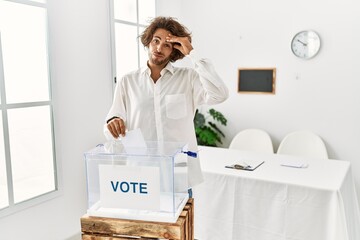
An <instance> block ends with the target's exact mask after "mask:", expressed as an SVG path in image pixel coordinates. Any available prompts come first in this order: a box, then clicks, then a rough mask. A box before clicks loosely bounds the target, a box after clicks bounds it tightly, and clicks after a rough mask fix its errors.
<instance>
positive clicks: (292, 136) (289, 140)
mask: <svg viewBox="0 0 360 240" xmlns="http://www.w3.org/2000/svg"><path fill="white" fill-rule="evenodd" d="M277 153H278V154H286V155H295V156H302V157H311V158H319V159H328V154H327V150H326V146H325V143H324V142H323V140H322V139H321V138H320V137H319V136H318V135H316V134H315V133H313V132H310V131H296V132H292V133H289V134H288V135H286V136H285V137H284V139H283V140H282V141H281V143H280V145H279V148H278V150H277Z"/></svg>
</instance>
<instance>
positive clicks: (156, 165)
mask: <svg viewBox="0 0 360 240" xmlns="http://www.w3.org/2000/svg"><path fill="white" fill-rule="evenodd" d="M186 152H187V145H186V144H184V143H178V142H146V147H126V148H125V147H124V146H123V145H122V144H121V142H119V141H113V142H108V143H105V144H100V145H98V146H97V147H95V148H94V149H91V150H90V151H88V152H86V153H85V154H84V155H85V162H86V175H87V176H86V177H87V194H88V210H87V214H88V215H89V216H98V217H110V218H121V219H131V220H144V221H156V222H171V223H174V222H176V220H177V218H178V217H179V215H180V213H181V211H182V209H183V208H184V206H185V204H186V202H187V201H188V191H187V187H188V183H187V155H186Z"/></svg>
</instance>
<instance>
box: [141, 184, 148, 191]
mask: <svg viewBox="0 0 360 240" xmlns="http://www.w3.org/2000/svg"><path fill="white" fill-rule="evenodd" d="M146 190H147V183H140V193H143V194H147V193H148V192H147V191H146Z"/></svg>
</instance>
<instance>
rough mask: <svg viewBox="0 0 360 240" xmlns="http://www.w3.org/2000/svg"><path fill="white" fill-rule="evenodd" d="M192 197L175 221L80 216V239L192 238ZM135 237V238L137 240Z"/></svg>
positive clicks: (177, 239) (181, 239)
mask: <svg viewBox="0 0 360 240" xmlns="http://www.w3.org/2000/svg"><path fill="white" fill-rule="evenodd" d="M193 220H194V199H193V198H191V199H189V200H188V202H187V204H186V205H185V207H184V209H183V211H182V212H181V214H180V216H179V218H178V220H177V222H176V223H163V222H151V221H140V220H126V219H116V218H103V217H92V216H88V215H84V216H83V217H82V218H81V230H82V232H83V235H82V236H83V237H82V240H125V239H126V240H128V239H134V238H133V237H141V238H140V239H147V238H165V239H173V240H194V227H193V224H194V222H193ZM138 239H139V238H138ZM138 239H137V240H138Z"/></svg>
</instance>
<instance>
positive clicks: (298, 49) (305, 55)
mask: <svg viewBox="0 0 360 240" xmlns="http://www.w3.org/2000/svg"><path fill="white" fill-rule="evenodd" d="M320 45H321V41H320V37H319V34H317V33H316V32H315V31H311V30H306V31H301V32H298V33H297V34H295V36H294V38H293V39H292V41H291V50H292V52H293V53H294V55H295V56H297V57H299V58H301V59H310V58H313V57H315V56H316V54H317V53H318V52H319V50H320Z"/></svg>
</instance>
